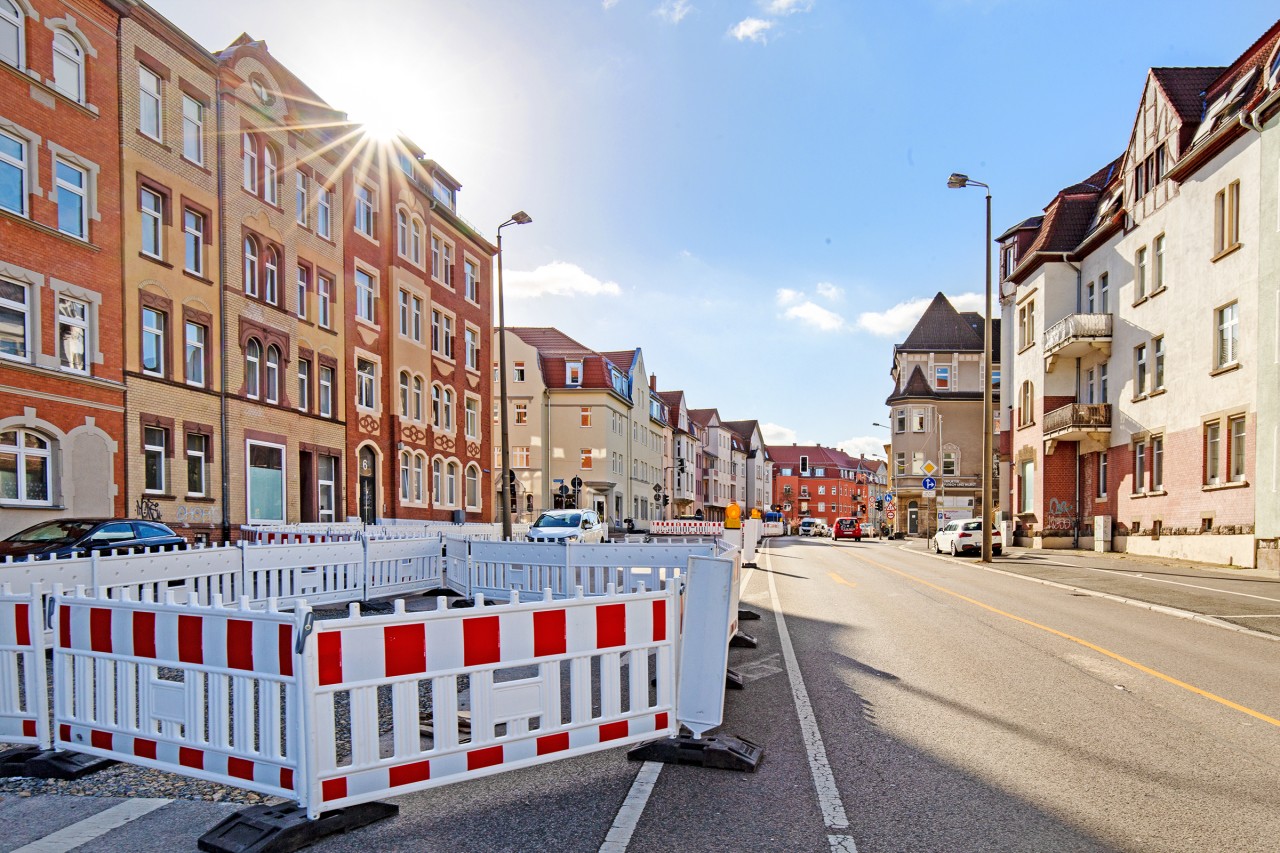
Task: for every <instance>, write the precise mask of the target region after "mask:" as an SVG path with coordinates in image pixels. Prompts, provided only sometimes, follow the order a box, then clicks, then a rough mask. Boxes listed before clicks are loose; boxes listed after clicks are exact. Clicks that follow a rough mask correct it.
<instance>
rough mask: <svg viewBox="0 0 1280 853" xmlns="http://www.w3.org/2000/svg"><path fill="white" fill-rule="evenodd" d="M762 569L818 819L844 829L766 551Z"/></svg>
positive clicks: (845, 848)
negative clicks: (811, 781)
mask: <svg viewBox="0 0 1280 853" xmlns="http://www.w3.org/2000/svg"><path fill="white" fill-rule="evenodd" d="M765 562H766V563H767V565H766V566H765V568H766V569H767V570H768V573H769V598H770V600H771V602H772V604H773V613H774V618H775V619H776V620H777V622H778V644H779V645H780V646H781V647H782V658H783V660H785V661H786V664H787V677H788V678H790V679H791V697H792V698H793V699H794V700H795V704H796V716H798V717H799V718H800V735H801V737H802V739H803V740H804V744H805V751H806V752H807V753H808V756H809V770H810V771H811V772H812V773H813V785H814V787H815V788H816V789H817V792H818V806H819V807H820V808H821V809H822V820H823V823H825V824H826V827H827V829H828V830H831V829H848V828H849V818H848V816H847V815H846V814H845V810H844V803H843V802H842V801H841V799H840V789H839V788H838V787H837V786H836V779H835V775H834V774H833V773H832V772H831V762H829V761H828V760H827V748H826V747H825V746H824V745H823V743H822V732H820V731H818V720H817V717H816V716H815V715H814V713H813V703H812V702H810V701H809V691H808V690H806V689H805V686H804V677H803V676H802V675H801V674H800V666H799V664H798V663H796V650H795V647H794V646H792V645H791V633H790V632H789V631H788V630H787V620H786V618H785V617H784V616H783V615H782V606H781V604H780V603H779V601H778V587H777V585H776V584H775V583H774V580H773V561H772V560H771V559H770V555H769V552H768V551H766V552H765ZM827 842H828V844H830V846H831V850H832V853H857V850H858V848H857V846H856V845H855V844H854V841H853V836H850V835H830V834H829V835H827Z"/></svg>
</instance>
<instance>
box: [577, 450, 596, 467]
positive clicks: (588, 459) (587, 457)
mask: <svg viewBox="0 0 1280 853" xmlns="http://www.w3.org/2000/svg"><path fill="white" fill-rule="evenodd" d="M592 461H593V459H592V456H591V448H590V447H584V448H582V450H581V451H579V453H578V467H580V468H581V469H582V470H583V471H590V470H591V463H592Z"/></svg>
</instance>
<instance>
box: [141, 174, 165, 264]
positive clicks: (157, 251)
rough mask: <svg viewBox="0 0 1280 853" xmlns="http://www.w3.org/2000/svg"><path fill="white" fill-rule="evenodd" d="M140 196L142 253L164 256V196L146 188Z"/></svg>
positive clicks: (158, 256) (151, 255)
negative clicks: (162, 244)
mask: <svg viewBox="0 0 1280 853" xmlns="http://www.w3.org/2000/svg"><path fill="white" fill-rule="evenodd" d="M139 198H140V201H141V205H142V254H144V255H149V256H150V257H153V258H160V257H163V255H162V248H161V239H160V234H161V231H160V225H161V222H162V221H163V216H164V198H163V197H162V196H161V195H160V194H159V193H158V192H155V191H154V190H149V189H145V188H144V189H143V190H142V191H141V192H140V194H139Z"/></svg>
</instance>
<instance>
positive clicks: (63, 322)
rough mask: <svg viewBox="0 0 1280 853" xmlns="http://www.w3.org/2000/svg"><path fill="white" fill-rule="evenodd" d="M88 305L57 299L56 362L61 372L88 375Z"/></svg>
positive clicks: (78, 301) (77, 301)
mask: <svg viewBox="0 0 1280 853" xmlns="http://www.w3.org/2000/svg"><path fill="white" fill-rule="evenodd" d="M88 347H89V305H88V303H86V302H81V301H80V300H79V299H71V298H70V297H67V296H59V297H58V362H59V365H60V366H61V367H62V369H63V370H66V371H70V372H72V373H88V372H89V361H88V359H87V357H86V356H87V352H88Z"/></svg>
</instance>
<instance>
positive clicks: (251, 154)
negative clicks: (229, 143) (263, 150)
mask: <svg viewBox="0 0 1280 853" xmlns="http://www.w3.org/2000/svg"><path fill="white" fill-rule="evenodd" d="M240 151H241V159H242V161H243V171H244V188H245V189H246V190H248V191H249V192H251V193H253V194H254V195H257V194H258V146H257V144H255V142H254V139H253V134H251V133H244V134H241V135H240Z"/></svg>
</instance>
